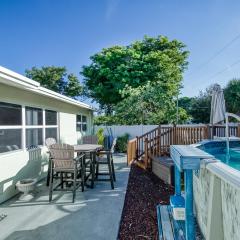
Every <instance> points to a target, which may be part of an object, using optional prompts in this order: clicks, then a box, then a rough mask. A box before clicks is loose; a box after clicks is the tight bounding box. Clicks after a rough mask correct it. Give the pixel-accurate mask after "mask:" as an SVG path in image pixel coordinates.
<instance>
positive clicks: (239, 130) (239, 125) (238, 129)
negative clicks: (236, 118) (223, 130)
mask: <svg viewBox="0 0 240 240" xmlns="http://www.w3.org/2000/svg"><path fill="white" fill-rule="evenodd" d="M237 137H240V124H238V125H237Z"/></svg>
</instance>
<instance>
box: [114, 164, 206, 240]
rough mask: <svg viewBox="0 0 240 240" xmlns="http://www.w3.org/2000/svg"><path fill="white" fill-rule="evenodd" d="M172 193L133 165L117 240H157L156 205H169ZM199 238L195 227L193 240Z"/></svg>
mask: <svg viewBox="0 0 240 240" xmlns="http://www.w3.org/2000/svg"><path fill="white" fill-rule="evenodd" d="M173 193H174V188H173V187H171V186H169V185H167V184H166V183H164V182H163V181H161V180H160V179H159V178H158V177H156V176H155V175H154V174H153V173H150V172H147V171H144V170H142V169H141V168H139V167H138V166H136V165H134V164H132V166H131V171H130V175H129V180H128V186H127V193H126V197H125V202H124V207H123V212H122V218H121V222H120V228H119V233H118V240H126V239H127V240H140V239H141V240H146V239H148V240H155V239H156V240H158V226H157V210H156V206H157V205H158V204H159V203H160V204H169V197H170V195H172V194H173ZM202 239H203V237H202V235H201V233H200V230H199V228H198V226H197V224H196V240H202Z"/></svg>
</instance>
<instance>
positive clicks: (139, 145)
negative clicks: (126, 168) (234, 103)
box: [128, 125, 240, 168]
mask: <svg viewBox="0 0 240 240" xmlns="http://www.w3.org/2000/svg"><path fill="white" fill-rule="evenodd" d="M212 134H213V136H217V137H224V136H225V125H214V126H213V128H212V127H211V126H209V125H198V126H196V125H195V126H192V125H189V126H188V125H177V126H161V125H159V126H158V127H157V128H154V129H153V130H151V131H149V132H147V133H145V134H143V135H141V136H138V137H136V138H135V139H133V140H131V141H129V143H128V163H129V162H131V161H133V160H143V162H144V167H145V168H148V167H150V166H151V158H152V157H153V156H162V155H169V150H170V145H189V144H194V143H197V142H200V141H202V140H203V139H210V138H211V135H212ZM229 136H240V125H238V126H230V127H229Z"/></svg>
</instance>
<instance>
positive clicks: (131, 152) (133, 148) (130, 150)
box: [127, 138, 137, 165]
mask: <svg viewBox="0 0 240 240" xmlns="http://www.w3.org/2000/svg"><path fill="white" fill-rule="evenodd" d="M136 154H137V139H136V138H134V139H132V140H130V141H128V145H127V164H128V165H129V164H131V162H132V161H134V160H136V159H137V155H136Z"/></svg>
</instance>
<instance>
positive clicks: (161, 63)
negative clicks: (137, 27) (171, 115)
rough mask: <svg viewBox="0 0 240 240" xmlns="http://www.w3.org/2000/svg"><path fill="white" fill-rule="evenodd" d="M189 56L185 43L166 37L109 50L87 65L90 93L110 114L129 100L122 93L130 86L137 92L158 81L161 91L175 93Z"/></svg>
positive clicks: (85, 77)
mask: <svg viewBox="0 0 240 240" xmlns="http://www.w3.org/2000/svg"><path fill="white" fill-rule="evenodd" d="M187 56H188V51H186V50H185V45H184V44H183V43H182V42H180V41H177V40H173V41H169V40H168V38H167V37H163V36H158V37H156V38H152V37H144V39H143V40H142V41H136V42H134V43H132V44H130V45H128V46H114V47H110V48H105V49H103V50H102V51H101V52H99V53H97V54H95V55H93V56H91V57H90V59H91V64H90V65H89V66H83V69H82V72H81V74H82V75H83V76H84V82H85V87H86V93H87V95H88V96H89V97H91V98H93V99H94V100H96V101H97V102H98V103H99V104H100V106H101V108H102V109H105V110H106V113H108V114H109V113H112V112H113V109H114V107H115V106H116V105H117V104H118V103H119V102H121V101H122V100H124V98H126V97H127V96H126V94H124V95H123V94H122V91H123V90H124V89H125V88H126V87H131V88H132V89H134V88H138V87H139V86H144V85H145V84H146V83H147V82H150V84H154V83H156V82H158V84H159V83H161V91H167V92H168V91H169V89H173V92H174V93H175V92H176V91H177V89H179V88H180V85H181V81H182V73H183V71H184V69H185V68H186V66H187V61H186V59H187ZM128 93H129V94H130V92H128Z"/></svg>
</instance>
